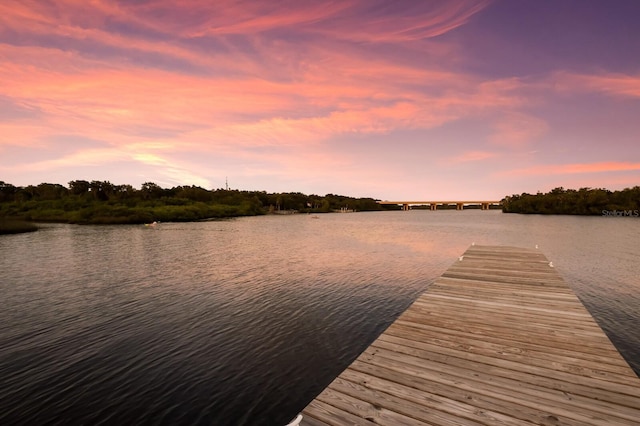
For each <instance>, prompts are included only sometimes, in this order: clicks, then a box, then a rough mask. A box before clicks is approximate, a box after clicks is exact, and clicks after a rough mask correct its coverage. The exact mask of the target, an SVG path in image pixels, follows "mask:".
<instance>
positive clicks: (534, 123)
mask: <svg viewBox="0 0 640 426" xmlns="http://www.w3.org/2000/svg"><path fill="white" fill-rule="evenodd" d="M492 127H493V134H492V135H491V136H490V137H489V141H490V142H491V143H493V144H496V145H501V146H507V147H513V148H521V147H523V146H525V145H527V144H529V143H531V142H534V141H535V140H537V139H539V138H540V137H542V136H544V135H545V134H546V133H547V132H548V130H549V126H548V125H547V123H546V122H545V121H544V120H542V119H540V118H538V117H535V116H533V115H530V114H524V113H520V112H515V111H511V112H508V113H505V114H503V115H502V117H501V118H499V119H498V120H496V121H494V123H493V126H492Z"/></svg>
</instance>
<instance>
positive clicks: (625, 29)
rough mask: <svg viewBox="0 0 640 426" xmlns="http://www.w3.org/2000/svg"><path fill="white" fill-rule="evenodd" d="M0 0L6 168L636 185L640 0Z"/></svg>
mask: <svg viewBox="0 0 640 426" xmlns="http://www.w3.org/2000/svg"><path fill="white" fill-rule="evenodd" d="M176 3H178V2H175V1H172V0H154V1H136V2H131V1H113V0H112V1H107V0H98V1H95V2H91V3H89V2H86V1H81V0H56V1H53V0H51V1H44V0H35V1H33V2H24V1H22V0H19V1H13V0H3V1H2V2H1V3H0V180H3V181H5V182H8V183H12V184H14V185H19V186H24V185H29V184H38V183H42V182H50V183H61V184H64V185H66V184H67V182H69V181H70V180H74V179H85V180H109V181H111V182H112V183H114V184H125V183H127V184H132V185H134V186H137V187H139V186H140V185H141V184H142V183H143V182H148V181H150V182H155V183H157V184H159V185H161V186H163V187H171V186H176V185H199V186H202V187H205V188H222V187H224V186H225V179H228V181H229V186H230V187H232V188H234V189H246V190H265V191H268V192H289V191H299V192H303V193H307V194H311V193H315V194H319V195H324V194H326V193H337V194H344V195H351V196H362V197H365V196H367V197H374V198H380V199H394V200H395V199H411V200H428V199H434V198H439V199H443V198H444V199H478V198H484V199H500V198H502V197H503V196H505V195H510V194H514V193H521V192H536V191H547V190H550V189H552V188H554V187H557V186H564V187H565V188H580V187H605V188H609V189H621V188H625V187H631V186H635V185H640V119H639V117H640V25H638V22H639V21H640V2H638V1H635V0H629V1H620V0H613V1H604V0H603V1H588V0H554V1H551V0H547V1H544V0H543V1H540V0H521V1H506V0H502V1H470V0H447V1H444V0H442V1H418V0H416V1H394V2H388V1H372V0H360V1H357V0H341V1H333V2H331V1H322V2H321V1H290V2H271V1H264V2H260V1H233V0H219V1H215V2H211V1H205V0H187V1H183V2H180V6H177V5H176Z"/></svg>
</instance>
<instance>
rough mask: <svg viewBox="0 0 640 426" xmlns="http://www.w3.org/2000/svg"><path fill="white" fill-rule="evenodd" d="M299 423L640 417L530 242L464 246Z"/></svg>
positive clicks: (622, 367) (610, 353)
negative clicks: (528, 245)
mask: <svg viewBox="0 0 640 426" xmlns="http://www.w3.org/2000/svg"><path fill="white" fill-rule="evenodd" d="M302 414H303V416H304V417H303V421H302V423H301V424H302V425H307V426H318V425H352V424H353V425H356V424H357V425H373V424H377V425H394V426H396V425H491V426H493V425H526V424H535V425H574V426H584V425H606V426H611V425H634V426H637V425H640V379H639V378H638V377H637V376H636V375H635V373H634V372H633V370H631V368H630V367H629V365H628V364H627V363H626V362H625V360H624V359H623V358H622V357H621V355H620V354H619V353H618V351H617V350H616V349H615V348H614V346H613V345H612V343H611V342H610V341H609V339H608V338H607V336H606V335H605V334H604V332H603V331H602V330H601V329H600V327H599V326H598V325H597V324H596V322H595V321H594V320H593V318H592V317H591V315H590V314H589V312H588V311H587V310H586V309H585V307H584V306H583V305H582V303H581V302H580V300H579V299H578V298H577V297H576V295H575V294H574V292H573V291H572V290H571V289H570V288H569V287H568V286H567V284H566V283H565V282H564V281H563V280H562V278H561V277H560V275H559V274H558V273H557V272H556V270H555V269H554V268H553V267H552V266H551V265H550V263H549V260H548V259H547V258H546V257H545V256H544V255H543V254H542V253H540V251H538V250H535V249H523V248H516V247H493V246H471V247H470V248H469V249H468V250H467V251H466V252H465V253H464V255H463V256H462V257H461V258H460V259H458V260H457V261H456V262H455V263H454V264H453V265H452V266H451V267H450V268H449V269H448V270H447V271H446V272H445V273H444V274H443V275H442V276H441V277H439V278H438V279H437V280H436V281H435V282H434V283H433V284H432V285H431V286H430V287H429V288H428V290H427V291H426V292H425V293H423V294H422V295H421V296H420V297H419V298H418V299H417V300H416V301H415V303H413V305H411V306H410V307H409V308H408V309H407V310H406V311H405V312H404V313H403V314H402V315H401V316H400V317H399V318H398V319H397V320H396V321H395V322H394V323H393V324H392V325H391V326H390V327H389V328H388V329H387V330H386V331H385V332H384V333H383V334H382V335H380V337H378V339H377V340H376V341H374V342H373V343H372V344H371V346H369V347H368V348H367V349H366V350H365V351H364V352H363V353H362V354H361V355H360V356H359V357H358V358H357V359H356V360H355V361H354V362H353V363H352V364H351V365H350V366H349V367H348V368H347V369H346V370H345V371H344V372H342V374H340V376H338V377H337V378H336V379H335V380H334V381H333V382H332V383H331V384H330V385H329V386H328V387H327V388H326V389H325V390H324V391H323V392H322V393H321V394H320V395H318V396H317V397H316V399H315V400H313V401H312V402H311V403H310V404H309V405H308V406H307V407H306V408H305V409H304V411H303V412H302Z"/></svg>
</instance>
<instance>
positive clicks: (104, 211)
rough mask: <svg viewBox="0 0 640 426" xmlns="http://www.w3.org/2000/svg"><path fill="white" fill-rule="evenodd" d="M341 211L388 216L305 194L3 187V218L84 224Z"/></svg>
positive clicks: (343, 199)
mask: <svg viewBox="0 0 640 426" xmlns="http://www.w3.org/2000/svg"><path fill="white" fill-rule="evenodd" d="M341 209H349V210H354V211H371V210H384V209H385V207H383V206H381V205H380V204H378V203H377V202H376V200H374V199H373V198H353V197H347V196H341V195H335V194H327V195H324V196H319V195H305V194H302V193H299V192H290V193H267V192H266V191H241V190H230V189H215V190H207V189H204V188H202V187H199V186H193V185H192V186H176V187H173V188H162V187H161V186H160V185H157V184H155V183H153V182H146V183H144V184H142V186H141V187H140V188H139V189H137V188H134V187H133V186H131V185H115V184H112V183H111V182H109V181H97V180H93V181H86V180H73V181H71V182H69V183H68V186H63V185H60V184H52V183H41V184H39V185H29V186H26V187H20V186H14V185H12V184H10V183H6V182H3V181H0V218H16V219H22V220H27V221H42V222H46V221H49V222H68V223H81V224H116V223H119V224H126V223H132V224H133V223H149V222H153V221H163V222H169V221H193V220H201V219H212V218H226V217H235V216H254V215H261V214H267V213H270V212H271V213H277V212H283V211H297V212H301V213H307V212H309V213H324V212H331V211H336V210H338V211H339V210H341Z"/></svg>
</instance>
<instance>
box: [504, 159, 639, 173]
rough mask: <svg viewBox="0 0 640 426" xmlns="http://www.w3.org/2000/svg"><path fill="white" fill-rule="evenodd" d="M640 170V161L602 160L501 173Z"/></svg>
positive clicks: (541, 166)
mask: <svg viewBox="0 0 640 426" xmlns="http://www.w3.org/2000/svg"><path fill="white" fill-rule="evenodd" d="M636 170H640V163H633V162H623V161H622V162H615V161H608V162H600V163H575V164H549V165H538V166H534V167H528V168H523V169H515V170H508V171H505V172H501V173H499V175H502V176H545V175H571V174H582V173H610V172H629V171H636Z"/></svg>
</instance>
